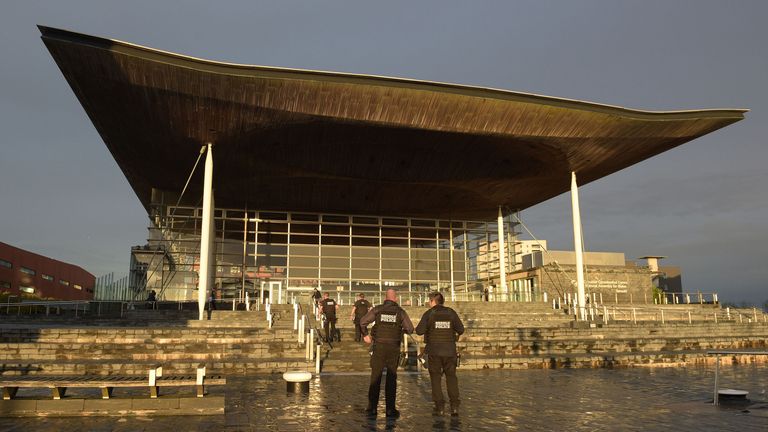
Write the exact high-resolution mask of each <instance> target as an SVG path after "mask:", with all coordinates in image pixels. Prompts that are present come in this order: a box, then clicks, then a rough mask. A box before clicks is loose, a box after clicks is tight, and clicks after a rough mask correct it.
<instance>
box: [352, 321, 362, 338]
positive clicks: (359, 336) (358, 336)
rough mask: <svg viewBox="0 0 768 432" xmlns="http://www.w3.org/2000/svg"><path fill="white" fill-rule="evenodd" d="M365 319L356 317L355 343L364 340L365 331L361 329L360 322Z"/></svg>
mask: <svg viewBox="0 0 768 432" xmlns="http://www.w3.org/2000/svg"><path fill="white" fill-rule="evenodd" d="M361 319H363V316H359V317H358V316H356V317H355V320H354V323H355V342H360V341H362V340H363V331H362V330H361V329H360V320H361Z"/></svg>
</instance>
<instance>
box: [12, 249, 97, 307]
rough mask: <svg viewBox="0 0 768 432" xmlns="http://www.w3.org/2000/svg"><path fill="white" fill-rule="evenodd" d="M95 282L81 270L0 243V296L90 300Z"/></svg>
mask: <svg viewBox="0 0 768 432" xmlns="http://www.w3.org/2000/svg"><path fill="white" fill-rule="evenodd" d="M95 283H96V278H95V277H94V276H93V275H92V274H91V273H88V272H87V271H85V270H83V269H82V268H81V267H79V266H76V265H73V264H67V263H65V262H61V261H58V260H55V259H53V258H48V257H46V256H43V255H38V254H36V253H33V252H29V251H26V250H24V249H19V248H17V247H14V246H11V245H9V244H6V243H2V242H0V292H2V293H8V294H10V295H24V294H26V295H29V296H34V297H39V298H45V299H57V300H89V299H92V298H93V287H94V285H95Z"/></svg>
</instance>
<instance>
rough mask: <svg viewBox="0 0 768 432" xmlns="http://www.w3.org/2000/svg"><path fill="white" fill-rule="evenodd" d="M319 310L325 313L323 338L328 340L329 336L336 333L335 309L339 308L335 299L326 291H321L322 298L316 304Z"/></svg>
mask: <svg viewBox="0 0 768 432" xmlns="http://www.w3.org/2000/svg"><path fill="white" fill-rule="evenodd" d="M317 307H318V308H320V312H321V313H322V314H323V315H325V322H324V323H323V329H324V330H325V340H326V341H330V340H331V336H333V335H335V334H336V310H337V309H339V305H338V303H336V300H334V299H332V298H330V297H329V296H328V293H327V292H325V293H323V300H322V301H320V303H318V304H317Z"/></svg>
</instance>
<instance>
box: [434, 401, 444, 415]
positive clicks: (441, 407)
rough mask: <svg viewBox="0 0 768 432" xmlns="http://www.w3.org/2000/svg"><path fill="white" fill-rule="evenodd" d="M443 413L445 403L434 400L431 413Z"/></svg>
mask: <svg viewBox="0 0 768 432" xmlns="http://www.w3.org/2000/svg"><path fill="white" fill-rule="evenodd" d="M443 414H445V403H437V402H435V407H434V408H432V415H435V416H441V415H443Z"/></svg>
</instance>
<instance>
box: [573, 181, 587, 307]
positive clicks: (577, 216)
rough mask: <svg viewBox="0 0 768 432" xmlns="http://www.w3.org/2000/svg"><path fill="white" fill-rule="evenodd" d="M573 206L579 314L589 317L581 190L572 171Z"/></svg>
mask: <svg viewBox="0 0 768 432" xmlns="http://www.w3.org/2000/svg"><path fill="white" fill-rule="evenodd" d="M571 208H572V210H573V249H574V251H575V252H576V289H577V292H578V302H579V316H580V317H581V320H582V321H584V320H586V319H587V314H586V310H585V309H584V305H585V304H586V300H587V299H586V295H585V294H584V247H583V245H582V243H581V212H580V211H579V190H578V187H577V186H576V173H575V172H572V173H571Z"/></svg>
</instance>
